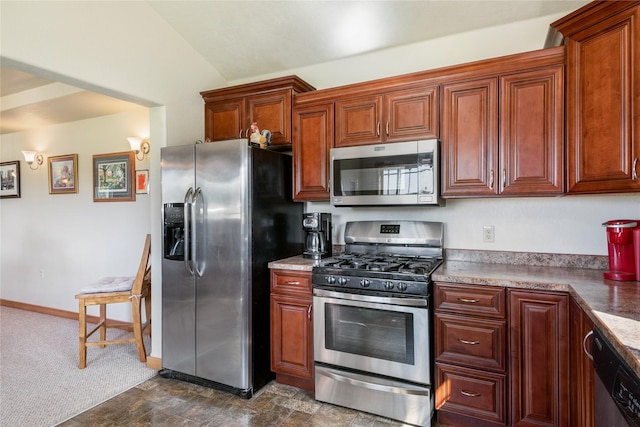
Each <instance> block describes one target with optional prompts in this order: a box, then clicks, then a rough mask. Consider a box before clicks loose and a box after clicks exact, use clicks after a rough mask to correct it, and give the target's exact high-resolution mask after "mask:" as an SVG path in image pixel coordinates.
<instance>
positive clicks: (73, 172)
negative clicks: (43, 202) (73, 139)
mask: <svg viewBox="0 0 640 427" xmlns="http://www.w3.org/2000/svg"><path fill="white" fill-rule="evenodd" d="M77 192H78V155H77V154H66V155H64V156H52V157H49V194H70V193H77Z"/></svg>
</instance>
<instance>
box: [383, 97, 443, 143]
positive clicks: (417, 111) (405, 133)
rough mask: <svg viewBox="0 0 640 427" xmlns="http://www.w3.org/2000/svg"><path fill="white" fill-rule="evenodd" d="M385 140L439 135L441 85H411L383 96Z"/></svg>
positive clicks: (403, 139) (407, 139) (424, 137)
mask: <svg viewBox="0 0 640 427" xmlns="http://www.w3.org/2000/svg"><path fill="white" fill-rule="evenodd" d="M384 106H385V113H384V115H385V116H386V122H385V124H384V133H385V135H384V139H385V141H386V142H399V141H410V140H417V139H430V138H438V88H437V87H436V86H430V87H425V88H420V87H419V88H412V89H407V90H403V91H398V92H393V93H390V94H387V95H385V96H384Z"/></svg>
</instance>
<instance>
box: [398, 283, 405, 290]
mask: <svg viewBox="0 0 640 427" xmlns="http://www.w3.org/2000/svg"><path fill="white" fill-rule="evenodd" d="M398 289H399V290H401V291H402V292H404V291H406V290H407V284H406V283H404V282H400V283H398Z"/></svg>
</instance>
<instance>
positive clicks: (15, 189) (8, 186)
mask: <svg viewBox="0 0 640 427" xmlns="http://www.w3.org/2000/svg"><path fill="white" fill-rule="evenodd" d="M17 197H20V161H19V160H16V161H13V162H2V163H0V199H11V198H17Z"/></svg>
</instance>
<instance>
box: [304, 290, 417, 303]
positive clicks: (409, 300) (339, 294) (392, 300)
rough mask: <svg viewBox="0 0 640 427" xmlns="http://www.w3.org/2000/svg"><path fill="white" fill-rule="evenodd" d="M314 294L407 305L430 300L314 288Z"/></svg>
mask: <svg viewBox="0 0 640 427" xmlns="http://www.w3.org/2000/svg"><path fill="white" fill-rule="evenodd" d="M313 295H314V296H317V297H328V298H336V299H342V300H351V301H362V302H372V303H378V304H393V305H400V306H405V307H427V306H428V305H429V301H428V300H427V298H410V297H408V298H394V297H379V296H373V295H360V294H350V293H347V292H333V291H327V290H325V289H314V290H313Z"/></svg>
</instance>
